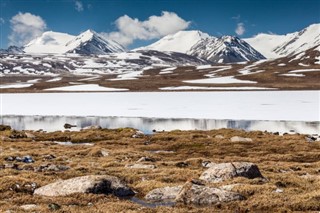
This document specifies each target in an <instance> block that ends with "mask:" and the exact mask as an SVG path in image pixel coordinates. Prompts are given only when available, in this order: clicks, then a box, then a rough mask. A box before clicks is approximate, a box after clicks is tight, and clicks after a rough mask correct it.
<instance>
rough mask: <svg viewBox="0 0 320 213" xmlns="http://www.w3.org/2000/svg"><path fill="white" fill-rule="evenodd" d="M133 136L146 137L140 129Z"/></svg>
mask: <svg viewBox="0 0 320 213" xmlns="http://www.w3.org/2000/svg"><path fill="white" fill-rule="evenodd" d="M132 137H133V138H143V137H144V133H143V132H141V131H139V130H138V131H136V133H134V134H133V135H132Z"/></svg>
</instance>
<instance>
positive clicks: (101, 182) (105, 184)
mask: <svg viewBox="0 0 320 213" xmlns="http://www.w3.org/2000/svg"><path fill="white" fill-rule="evenodd" d="M74 193H93V194H113V195H115V196H118V197H125V196H132V195H134V194H135V193H134V191H133V190H132V189H130V188H129V187H127V186H126V185H125V184H124V183H123V182H122V181H120V179H119V178H117V177H115V176H109V175H88V176H82V177H75V178H71V179H67V180H61V181H57V182H54V183H51V184H48V185H46V186H42V187H40V188H38V189H36V190H35V191H34V194H35V195H41V196H67V195H70V194H74Z"/></svg>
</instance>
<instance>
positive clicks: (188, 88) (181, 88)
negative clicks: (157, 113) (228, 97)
mask: <svg viewBox="0 0 320 213" xmlns="http://www.w3.org/2000/svg"><path fill="white" fill-rule="evenodd" d="M159 89H160V90H269V89H274V88H265V87H198V86H177V87H162V88H159Z"/></svg>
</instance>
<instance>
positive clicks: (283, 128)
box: [0, 115, 320, 134]
mask: <svg viewBox="0 0 320 213" xmlns="http://www.w3.org/2000/svg"><path fill="white" fill-rule="evenodd" d="M0 123H3V124H6V125H10V126H12V127H13V128H14V129H17V130H24V129H27V130H38V129H43V130H45V131H56V130H64V127H63V125H64V124H65V123H69V124H75V125H77V127H76V128H73V129H74V130H79V129H81V128H83V127H86V126H92V125H99V126H101V127H103V128H121V127H132V128H136V129H140V130H141V131H144V132H146V133H151V132H152V130H157V131H162V130H165V131H170V130H175V129H180V130H195V129H198V130H210V129H220V128H233V129H244V130H261V131H265V130H267V131H269V132H289V131H292V130H294V131H295V132H298V133H303V134H319V133H320V122H302V121H249V120H213V119H170V118H168V119H164V118H131V117H77V116H15V115H14V116H3V117H2V118H1V120H0Z"/></svg>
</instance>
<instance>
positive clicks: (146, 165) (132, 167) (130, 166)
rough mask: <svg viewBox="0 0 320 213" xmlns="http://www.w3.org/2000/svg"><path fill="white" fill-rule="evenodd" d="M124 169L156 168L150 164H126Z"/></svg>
mask: <svg viewBox="0 0 320 213" xmlns="http://www.w3.org/2000/svg"><path fill="white" fill-rule="evenodd" d="M126 168H130V169H155V168H157V167H156V166H155V165H152V164H137V163H136V164H128V165H126Z"/></svg>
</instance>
